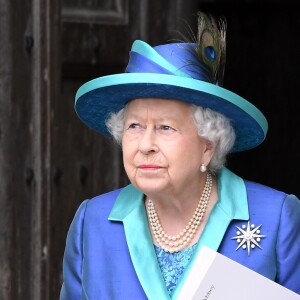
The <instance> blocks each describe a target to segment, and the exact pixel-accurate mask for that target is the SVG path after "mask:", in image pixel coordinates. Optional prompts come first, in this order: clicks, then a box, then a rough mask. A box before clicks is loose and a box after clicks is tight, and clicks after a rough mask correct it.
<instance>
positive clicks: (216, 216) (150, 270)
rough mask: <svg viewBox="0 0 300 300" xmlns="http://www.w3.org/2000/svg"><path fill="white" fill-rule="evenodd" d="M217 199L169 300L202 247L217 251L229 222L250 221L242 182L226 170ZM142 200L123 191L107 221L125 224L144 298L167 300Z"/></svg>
mask: <svg viewBox="0 0 300 300" xmlns="http://www.w3.org/2000/svg"><path fill="white" fill-rule="evenodd" d="M218 195H219V200H218V202H217V203H216V205H215V207H214V209H213V210H212V212H211V215H210V217H209V219H208V221H207V223H206V226H205V229H204V231H203V233H202V235H201V237H200V239H199V241H198V245H197V248H196V250H195V254H194V255H193V258H192V260H191V263H190V264H189V265H188V266H187V268H186V270H185V272H184V274H183V276H182V278H181V279H180V282H179V283H178V285H177V287H176V289H175V291H174V293H173V296H172V299H176V297H177V295H178V293H179V291H180V289H181V287H182V284H183V282H184V281H185V279H186V277H187V276H188V274H189V271H190V268H191V266H192V265H193V263H194V261H195V259H196V256H197V255H198V253H199V251H200V249H201V248H202V246H203V245H206V246H208V247H210V248H211V249H213V250H215V251H217V250H218V247H219V245H220V243H221V241H222V239H223V236H224V234H225V232H226V229H227V227H228V225H229V223H230V222H231V220H233V219H238V220H248V219H249V211H248V202H247V192H246V187H245V184H244V181H243V179H242V178H240V177H238V176H237V175H235V174H234V173H232V172H231V171H229V170H228V169H226V168H223V169H222V170H221V172H220V174H219V176H218ZM143 199H144V195H143V193H141V192H140V191H138V190H137V189H136V188H135V187H134V186H132V185H129V186H127V187H125V188H124V189H123V190H122V191H121V193H120V194H119V196H118V198H117V200H116V203H115V205H114V207H113V209H112V210H111V213H110V215H109V220H111V221H119V222H123V224H124V229H125V235H126V240H127V243H128V247H129V251H130V255H131V258H132V262H133V265H134V268H135V270H136V273H137V276H138V278H139V280H140V283H141V285H142V287H143V289H144V291H145V293H146V295H147V297H148V298H149V299H162V300H163V299H170V296H169V294H168V291H167V288H166V286H165V283H164V279H163V277H162V274H161V271H160V268H159V265H158V262H157V258H156V254H155V249H154V246H153V241H152V238H151V233H150V229H149V226H148V222H147V214H146V210H145V206H144V201H143ZM149 278H151V280H149Z"/></svg>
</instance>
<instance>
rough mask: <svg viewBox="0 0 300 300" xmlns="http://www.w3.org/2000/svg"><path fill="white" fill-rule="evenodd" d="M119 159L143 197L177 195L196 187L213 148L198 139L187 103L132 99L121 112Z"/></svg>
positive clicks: (206, 142) (190, 109)
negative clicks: (157, 194)
mask: <svg viewBox="0 0 300 300" xmlns="http://www.w3.org/2000/svg"><path fill="white" fill-rule="evenodd" d="M122 148H123V160H124V166H125V170H126V173H127V175H128V177H129V180H130V181H131V183H132V184H133V185H134V186H136V187H137V188H138V189H139V190H141V191H142V192H144V193H145V194H153V193H154V194H155V193H161V192H170V193H173V194H174V193H175V194H176V193H177V192H183V191H184V189H186V188H188V187H190V186H191V185H192V184H197V185H198V184H199V180H200V177H201V172H200V165H201V164H202V163H204V164H206V165H207V164H208V163H209V161H210V159H211V156H212V153H213V149H212V147H211V143H209V142H208V141H206V140H204V139H202V138H200V137H199V136H198V134H197V128H196V125H195V123H194V121H193V113H192V108H191V106H190V105H189V104H186V103H184V102H180V101H176V100H163V99H136V100H133V101H131V102H130V103H129V105H128V107H127V110H126V113H125V126H124V134H123V139H122Z"/></svg>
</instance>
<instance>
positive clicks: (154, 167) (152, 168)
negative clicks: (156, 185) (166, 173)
mask: <svg viewBox="0 0 300 300" xmlns="http://www.w3.org/2000/svg"><path fill="white" fill-rule="evenodd" d="M138 169H140V170H143V171H156V170H158V169H161V167H160V166H157V165H140V166H138Z"/></svg>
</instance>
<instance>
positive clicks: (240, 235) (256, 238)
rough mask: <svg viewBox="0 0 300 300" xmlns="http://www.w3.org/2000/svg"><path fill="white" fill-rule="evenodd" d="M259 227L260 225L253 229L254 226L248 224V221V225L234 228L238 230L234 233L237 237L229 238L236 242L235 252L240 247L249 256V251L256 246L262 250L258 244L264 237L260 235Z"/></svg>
mask: <svg viewBox="0 0 300 300" xmlns="http://www.w3.org/2000/svg"><path fill="white" fill-rule="evenodd" d="M261 225H262V224H260V225H259V226H257V227H255V225H254V224H250V222H249V221H248V225H247V226H246V225H243V226H242V228H240V227H239V226H235V227H236V228H237V229H238V231H237V232H236V234H237V235H236V236H234V237H232V238H231V239H232V240H236V241H237V243H239V245H238V246H237V248H236V249H235V251H237V250H238V249H239V248H241V247H242V248H243V249H244V250H245V249H247V250H248V256H249V255H250V250H251V249H254V248H255V247H256V246H257V247H258V248H260V249H262V248H261V247H260V245H259V242H260V240H261V238H264V237H266V236H265V235H262V234H260V227H261Z"/></svg>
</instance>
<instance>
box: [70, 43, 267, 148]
mask: <svg viewBox="0 0 300 300" xmlns="http://www.w3.org/2000/svg"><path fill="white" fill-rule="evenodd" d="M195 47H196V46H195V44H194V43H169V44H165V45H160V46H156V47H151V46H150V45H148V44H147V43H145V42H143V41H141V40H136V41H135V42H134V43H133V45H132V48H131V51H130V58H129V63H128V65H127V68H126V70H125V72H124V73H121V74H115V75H109V76H103V77H100V78H96V79H94V80H91V81H89V82H87V83H85V84H83V85H82V86H81V87H80V88H79V90H78V91H77V93H76V97H75V110H76V113H77V115H78V117H79V118H80V119H81V120H82V121H83V122H84V123H85V124H86V125H87V126H89V127H90V128H92V129H94V130H96V131H98V132H101V133H103V134H105V135H109V132H108V130H107V128H106V126H105V121H106V119H107V118H108V117H109V115H110V113H112V112H117V111H119V110H121V109H122V108H123V107H124V106H125V105H126V104H127V103H128V102H129V101H131V100H133V99H137V98H162V99H173V100H179V101H183V102H187V103H193V104H196V105H199V106H203V107H208V108H210V109H212V110H214V111H216V112H218V113H221V114H223V115H224V116H226V117H227V118H229V119H230V120H231V122H232V125H233V127H234V129H235V133H236V141H235V144H234V146H233V149H232V151H231V152H238V151H244V150H248V149H251V148H254V147H256V146H258V145H259V144H260V143H262V141H263V140H264V139H265V137H266V133H267V129H268V123H267V120H266V118H265V117H264V115H263V114H262V113H261V111H260V110H258V109H257V108H256V107H255V106H254V105H253V104H251V103H250V102H248V101H247V100H245V99H244V98H242V97H240V96H238V95H237V94H235V93H233V92H231V91H229V90H227V89H224V88H222V87H221V86H219V85H218V82H213V80H212V79H211V76H210V75H209V74H210V73H209V72H208V68H207V66H206V65H205V64H204V63H203V62H202V61H201V60H199V57H197V56H196V55H195V51H193V50H194V49H195ZM211 50H212V49H211V47H207V49H205V51H206V55H208V56H210V59H212V60H213V59H214V57H213V56H214V52H212V51H211Z"/></svg>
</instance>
